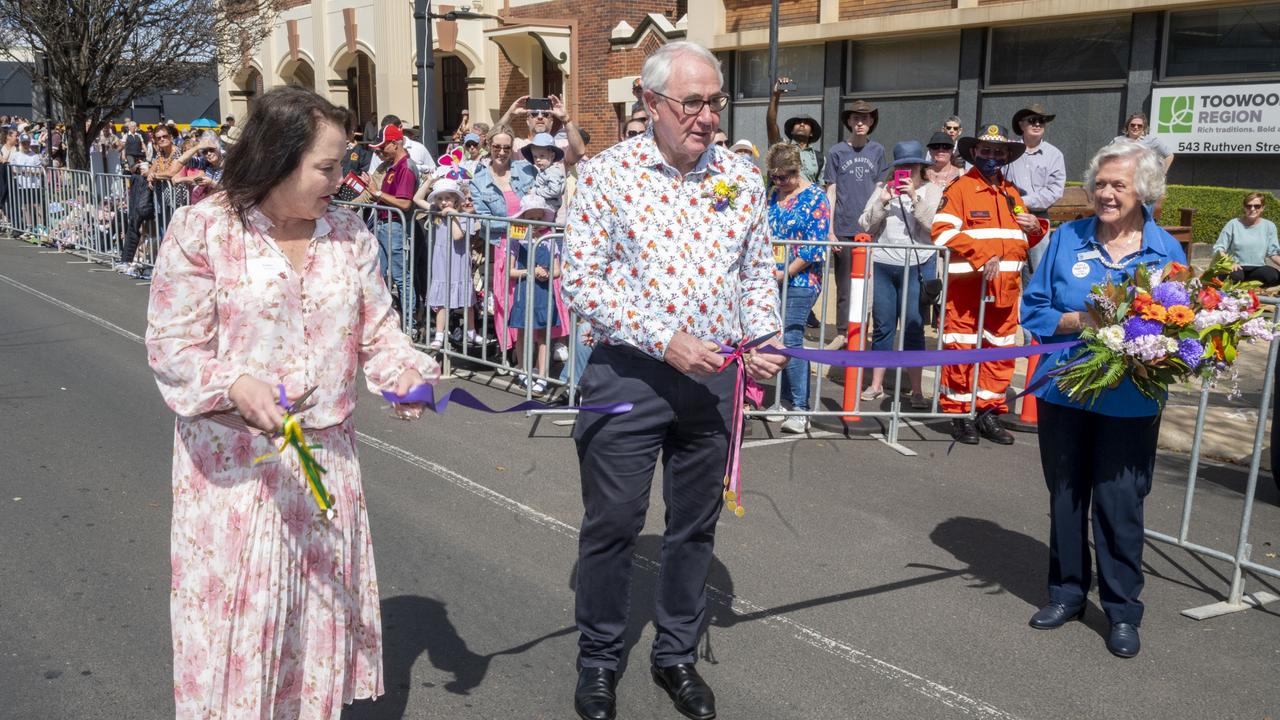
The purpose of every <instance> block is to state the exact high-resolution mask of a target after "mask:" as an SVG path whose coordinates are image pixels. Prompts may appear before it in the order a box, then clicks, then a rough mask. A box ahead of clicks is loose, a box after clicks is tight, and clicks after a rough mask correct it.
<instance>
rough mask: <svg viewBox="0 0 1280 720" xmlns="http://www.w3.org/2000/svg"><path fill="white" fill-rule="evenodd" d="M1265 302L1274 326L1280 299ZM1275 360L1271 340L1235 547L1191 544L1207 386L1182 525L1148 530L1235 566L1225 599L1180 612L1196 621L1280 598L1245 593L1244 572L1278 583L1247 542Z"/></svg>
mask: <svg viewBox="0 0 1280 720" xmlns="http://www.w3.org/2000/svg"><path fill="white" fill-rule="evenodd" d="M1261 300H1262V302H1263V303H1264V304H1266V305H1270V306H1271V320H1272V322H1275V321H1277V320H1280V300H1277V299H1276V298H1270V297H1265V298H1261ZM1277 355H1280V338H1276V339H1274V340H1272V341H1271V345H1270V348H1269V350H1268V352H1267V370H1266V376H1265V379H1264V380H1263V383H1262V397H1261V398H1259V401H1258V422H1257V425H1256V427H1255V428H1254V433H1253V453H1252V455H1251V456H1250V460H1249V479H1248V481H1247V483H1246V484H1245V491H1244V505H1243V507H1242V508H1241V510H1240V529H1239V532H1238V534H1237V536H1236V545H1235V548H1234V549H1233V550H1230V551H1228V550H1219V549H1216V548H1212V547H1208V546H1206V545H1201V544H1199V543H1195V542H1191V541H1190V540H1188V539H1187V538H1188V535H1189V533H1190V529H1191V516H1192V513H1193V509H1194V505H1195V492H1196V476H1197V475H1198V474H1199V473H1198V471H1199V469H1200V446H1201V444H1202V442H1203V440H1204V424H1205V418H1206V415H1207V413H1208V408H1209V388H1210V384H1209V383H1208V382H1206V383H1204V384H1203V385H1202V387H1201V389H1200V405H1199V408H1198V410H1197V412H1196V429H1195V434H1194V435H1193V436H1192V440H1191V458H1190V461H1189V466H1188V469H1187V481H1186V489H1185V491H1184V494H1183V500H1182V521H1181V523H1180V524H1179V526H1178V535H1177V537H1174V536H1173V535H1168V534H1165V533H1162V532H1158V531H1155V530H1152V529H1150V528H1146V529H1145V530H1144V534H1145V535H1146V537H1148V538H1150V539H1151V540H1155V541H1157V542H1162V543H1168V544H1170V545H1175V546H1177V547H1180V548H1182V549H1184V550H1187V551H1189V552H1192V553H1195V554H1197V555H1202V556H1204V557H1209V558H1214V559H1216V560H1222V561H1225V562H1228V563H1230V564H1231V585H1230V588H1229V589H1228V592H1227V599H1226V600H1223V601H1222V602H1216V603H1212V604H1209V605H1205V606H1203V607H1195V608H1190V609H1187V610H1183V611H1182V614H1183V615H1186V616H1187V617H1190V618H1194V619H1196V620H1207V619H1209V618H1212V617H1217V616H1219V615H1226V614H1228V613H1233V612H1239V611H1241V610H1247V609H1249V608H1251V607H1261V606H1262V605H1264V604H1266V603H1271V602H1275V601H1276V600H1280V596H1277V595H1275V594H1274V593H1270V592H1265V591H1262V592H1254V593H1247V594H1246V593H1245V591H1244V582H1245V576H1244V572H1245V571H1246V570H1247V571H1249V572H1255V573H1258V574H1260V575H1267V576H1270V577H1274V578H1280V570H1277V569H1276V568H1273V567H1269V566H1266V565H1263V564H1261V563H1257V562H1254V561H1253V560H1252V555H1253V545H1252V544H1251V543H1250V542H1249V530H1250V526H1251V524H1252V521H1253V505H1254V499H1255V497H1256V495H1257V490H1258V471H1259V468H1260V467H1261V465H1262V452H1263V449H1264V445H1265V444H1266V439H1265V437H1266V429H1267V418H1268V417H1269V416H1270V415H1271V403H1272V399H1273V396H1274V395H1275V378H1276V357H1277ZM1277 471H1280V468H1274V467H1273V468H1271V472H1272V474H1274V473H1276V472H1277Z"/></svg>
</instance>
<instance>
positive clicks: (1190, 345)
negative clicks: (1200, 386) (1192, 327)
mask: <svg viewBox="0 0 1280 720" xmlns="http://www.w3.org/2000/svg"><path fill="white" fill-rule="evenodd" d="M1178 357H1180V358H1182V361H1183V362H1185V363H1186V364H1187V367H1190V368H1191V369H1192V370H1195V369H1196V368H1197V367H1199V366H1200V363H1201V362H1202V361H1203V360H1204V345H1201V344H1200V341H1199V340H1196V339H1194V338H1187V339H1186V340H1183V341H1182V342H1180V343H1178Z"/></svg>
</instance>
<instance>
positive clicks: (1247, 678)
mask: <svg viewBox="0 0 1280 720" xmlns="http://www.w3.org/2000/svg"><path fill="white" fill-rule="evenodd" d="M73 260H75V258H72V257H70V256H67V255H59V254H47V253H43V252H41V251H40V250H38V249H36V248H32V247H30V246H27V245H23V244H20V243H16V242H12V241H3V242H0V438H2V440H0V486H2V487H3V492H2V494H0V689H2V690H0V718H14V719H21V720H30V719H43V718H113V719H114V718H119V719H124V718H164V717H171V716H172V713H173V704H172V699H171V677H172V667H171V659H170V638H169V624H168V591H167V588H168V582H169V563H168V556H167V551H168V529H169V510H170V492H169V467H170V458H171V446H172V442H171V438H172V424H173V421H172V416H171V414H170V412H169V411H168V410H167V408H166V407H165V406H164V405H163V403H162V402H161V400H160V397H159V394H158V393H157V391H156V389H155V386H154V383H153V381H152V379H151V375H150V372H149V370H148V368H147V366H146V362H145V357H144V353H143V348H142V346H141V344H140V336H141V334H142V333H143V331H144V329H145V317H144V315H145V306H146V293H147V290H146V287H145V286H140V285H138V284H137V283H136V282H135V281H132V280H129V279H127V278H123V277H121V276H118V275H114V274H112V273H106V272H93V271H91V269H92V268H94V267H95V266H91V265H84V264H75V263H73V262H69V261H73ZM467 387H469V388H471V389H473V390H474V391H476V392H478V393H479V394H481V395H482V396H484V397H486V398H487V399H488V400H489V401H490V402H492V403H497V404H501V403H503V402H505V401H508V400H510V399H511V396H509V395H506V394H504V393H502V392H501V391H499V390H497V389H491V388H479V389H477V386H476V385H475V384H474V383H467ZM357 425H358V427H359V429H360V430H361V432H362V441H363V442H362V445H361V448H360V450H361V453H362V455H361V464H362V467H363V473H364V481H365V486H366V491H367V494H368V506H369V515H370V519H371V524H372V530H373V536H374V546H375V551H376V555H377V565H378V574H379V580H380V586H381V594H382V603H383V624H384V636H385V667H386V685H387V690H388V694H387V696H385V697H383V698H382V699H380V700H378V701H377V702H362V703H358V704H356V705H355V706H352V707H351V708H349V709H348V710H347V711H346V712H345V713H344V715H343V717H344V718H352V719H355V718H402V717H403V718H449V719H454V718H457V719H466V718H517V719H524V718H568V717H573V713H572V691H573V683H574V678H575V673H574V668H573V659H574V653H575V648H576V645H575V639H576V638H575V633H574V629H573V614H572V607H573V587H572V577H573V571H574V560H575V554H576V527H577V525H578V523H579V521H580V519H581V512H582V510H581V502H580V499H579V490H578V480H577V471H576V464H575V462H574V455H573V447H572V442H571V441H570V440H569V439H568V436H569V428H568V427H566V426H563V425H556V424H553V423H552V422H550V420H548V419H544V420H542V421H540V422H534V421H532V420H530V419H528V418H525V417H523V416H483V415H480V414H476V413H472V412H470V411H467V410H463V409H459V410H450V412H449V413H448V414H446V415H444V416H432V417H428V418H426V419H425V420H423V421H422V422H419V423H416V424H412V425H410V424H403V423H400V422H397V421H395V420H393V419H391V418H389V417H388V416H387V415H386V413H385V412H384V411H383V410H382V409H381V408H380V402H379V401H378V400H377V399H376V398H374V397H373V396H371V395H364V396H363V397H362V400H361V406H360V408H359V410H358V412H357ZM775 427H776V426H775ZM873 429H877V428H876V426H875V425H874V424H872V423H870V422H869V421H868V422H867V423H865V424H864V425H862V426H859V427H858V428H855V429H854V430H853V431H852V432H851V433H850V435H849V437H843V436H830V435H826V436H822V437H815V438H810V439H801V440H789V439H788V440H784V439H782V438H775V436H773V435H771V434H770V432H769V430H768V428H767V427H766V426H765V425H763V424H760V423H756V424H755V425H754V431H753V434H752V436H751V438H750V440H749V443H748V447H747V450H746V454H745V458H746V470H745V486H746V495H745V501H746V504H747V509H748V512H747V515H746V517H745V518H742V519H738V518H733V517H730V516H726V517H725V518H724V519H723V520H722V521H721V526H720V530H719V537H718V544H717V551H718V552H717V556H718V557H717V561H716V562H715V564H714V568H713V571H712V576H711V579H710V585H711V587H712V590H711V596H712V599H713V603H712V607H711V612H710V616H711V617H710V626H709V628H708V631H707V633H706V638H705V640H704V641H703V644H702V646H701V651H700V652H701V655H702V658H703V659H702V660H701V663H700V668H701V669H702V671H703V673H704V675H705V676H706V678H707V679H708V681H709V682H710V683H711V684H712V685H713V687H714V688H715V689H716V691H717V695H718V698H719V707H720V716H721V717H722V718H759V719H762V720H763V719H768V720H774V719H779V718H876V719H885V720H893V719H897V718H912V719H918V718H967V717H974V718H996V719H1010V718H1028V719H1029V718H1117V719H1118V718H1254V719H1258V720H1261V718H1264V717H1266V716H1268V715H1271V716H1275V715H1280V684H1277V680H1276V675H1275V668H1276V667H1278V666H1280V618H1278V617H1277V614H1278V613H1280V607H1278V606H1276V605H1273V606H1269V607H1267V608H1263V609H1255V610H1250V611H1247V612H1242V613H1237V614H1233V615H1229V616H1224V617H1220V618H1216V619H1212V620H1208V621H1203V622H1196V621H1193V620H1190V619H1187V618H1185V617H1183V616H1181V615H1180V614H1179V611H1181V610H1183V609H1186V608H1191V607H1196V606H1201V605H1206V604H1209V603H1212V602H1215V601H1218V600H1220V599H1222V598H1223V597H1224V595H1225V592H1226V589H1227V587H1228V582H1229V577H1227V574H1226V572H1227V567H1226V566H1225V565H1224V564H1222V563H1219V562H1217V561H1207V560H1201V559H1199V558H1197V557H1195V556H1193V555H1191V554H1189V553H1188V552H1186V551H1183V550H1179V549H1176V548H1171V547H1169V546H1164V545H1154V544H1152V545H1148V548H1147V553H1146V561H1147V571H1148V572H1147V586H1146V591H1145V593H1144V596H1143V597H1144V599H1145V601H1146V603H1147V615H1146V620H1145V622H1144V624H1143V627H1142V637H1143V642H1144V649H1143V652H1142V654H1141V655H1140V656H1139V657H1137V658H1136V659H1134V660H1128V661H1123V660H1119V659H1116V658H1113V657H1112V656H1111V655H1110V654H1108V653H1107V652H1106V650H1105V648H1104V646H1103V639H1104V635H1105V633H1106V622H1105V620H1104V618H1103V615H1102V613H1101V612H1100V610H1099V608H1098V605H1097V597H1096V594H1095V595H1094V596H1092V598H1091V606H1090V609H1089V614H1088V615H1087V616H1086V617H1087V619H1086V622H1084V623H1072V624H1070V625H1068V626H1066V627H1064V628H1062V629H1060V630H1057V631H1054V632H1038V631H1034V630H1032V629H1030V628H1028V627H1027V625H1026V621H1027V619H1028V618H1029V617H1030V615H1031V613H1032V612H1033V611H1034V610H1035V608H1036V607H1037V606H1038V605H1039V604H1040V603H1041V602H1042V601H1043V600H1044V583H1045V564H1046V561H1047V556H1048V549H1047V547H1046V545H1045V540H1044V539H1045V537H1046V534H1047V529H1048V518H1047V515H1046V507H1047V493H1046V491H1045V488H1044V485H1043V481H1042V478H1041V476H1040V470H1039V459H1038V454H1037V450H1036V446H1035V438H1034V436H1028V435H1020V436H1018V443H1017V444H1016V445H1014V446H1012V447H1010V448H999V447H995V446H992V445H990V444H984V445H981V446H979V447H976V448H971V447H964V446H961V447H956V448H954V449H953V450H952V451H951V452H949V453H948V446H949V445H950V441H949V438H947V437H946V436H945V435H944V434H943V433H942V432H941V430H940V429H934V428H917V429H912V430H911V431H909V432H907V433H906V434H905V435H904V442H906V443H907V444H908V445H910V446H911V447H913V448H915V449H916V450H918V451H919V452H920V456H919V457H916V458H904V457H902V456H900V455H898V454H897V453H895V452H893V451H892V450H891V449H889V448H887V447H886V446H884V445H882V444H880V443H878V442H877V441H875V440H873V439H871V438H870V437H869V432H870V431H871V430H873ZM773 439H778V440H779V442H771V440H773ZM1158 467H1159V477H1158V478H1157V481H1156V483H1155V489H1154V491H1153V492H1152V495H1151V497H1150V498H1149V499H1148V502H1147V515H1148V524H1149V525H1150V526H1151V527H1155V528H1159V529H1161V530H1164V531H1172V530H1174V529H1176V523H1177V519H1178V517H1179V514H1180V509H1181V502H1182V482H1183V479H1184V478H1185V474H1186V459H1185V458H1184V457H1181V456H1178V455H1169V456H1167V457H1161V459H1160V461H1159V465H1158ZM1244 477H1245V474H1244V472H1243V471H1242V470H1241V469H1239V468H1235V467H1229V466H1216V465H1215V466H1206V467H1205V468H1204V469H1203V471H1202V473H1201V476H1200V484H1199V491H1198V493H1197V507H1196V516H1195V523H1194V526H1193V531H1192V539H1194V540H1196V541H1198V542H1201V543H1203V544H1206V545H1211V546H1214V547H1220V548H1232V547H1234V541H1235V537H1236V533H1237V530H1238V519H1239V513H1240V503H1241V490H1242V488H1243V485H1244ZM1263 481H1264V482H1263V483H1262V484H1261V486H1260V492H1259V497H1260V502H1259V503H1258V505H1257V508H1256V512H1255V515H1254V532H1253V534H1252V541H1253V543H1254V545H1255V559H1258V560H1260V561H1262V562H1267V563H1270V564H1273V565H1274V564H1275V563H1276V560H1275V559H1274V558H1268V557H1266V554H1267V553H1274V551H1275V549H1276V546H1277V545H1280V508H1278V507H1277V502H1278V501H1280V497H1278V496H1277V493H1276V490H1275V488H1274V486H1273V485H1272V483H1271V480H1270V478H1269V477H1266V478H1264V479H1263ZM661 527H662V507H661V495H660V493H659V494H655V497H654V500H653V504H652V506H651V509H650V516H649V522H648V525H647V527H646V530H645V533H644V535H643V537H642V539H641V543H640V549H639V557H638V560H637V563H638V565H637V571H636V575H635V580H636V581H635V585H634V597H635V601H634V616H635V617H634V632H633V633H632V634H631V636H630V637H629V647H630V670H629V671H628V672H626V673H625V674H624V675H623V678H622V680H621V684H620V688H619V693H620V713H619V715H620V717H622V718H654V719H658V718H677V717H678V715H677V714H676V713H675V711H674V710H673V709H672V708H671V706H670V704H669V702H668V701H667V699H666V697H665V695H664V694H663V693H662V692H661V691H660V690H658V689H657V688H656V687H655V686H654V685H653V684H652V682H651V681H650V680H649V678H648V673H647V668H646V664H647V661H648V643H649V640H650V639H651V637H652V633H651V626H650V624H649V621H650V620H651V617H652V614H651V597H652V590H653V585H654V578H655V574H654V570H655V567H656V565H655V563H654V558H656V557H657V556H658V549H659V546H660V536H661ZM1248 582H1249V585H1248V587H1249V589H1254V590H1259V589H1270V590H1271V591H1272V592H1277V593H1280V588H1277V584H1276V583H1274V582H1269V581H1267V580H1265V579H1258V578H1255V577H1250V578H1249V581H1248Z"/></svg>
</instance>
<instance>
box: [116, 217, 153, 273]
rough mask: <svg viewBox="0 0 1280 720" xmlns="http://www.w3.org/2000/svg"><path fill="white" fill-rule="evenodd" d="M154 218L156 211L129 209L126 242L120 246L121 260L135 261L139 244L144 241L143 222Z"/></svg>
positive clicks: (125, 234) (123, 261)
mask: <svg viewBox="0 0 1280 720" xmlns="http://www.w3.org/2000/svg"><path fill="white" fill-rule="evenodd" d="M154 219H155V213H144V212H140V211H135V210H130V211H129V213H128V215H127V216H126V218H125V224H124V244H123V245H122V246H121V247H120V262H122V263H131V262H133V258H134V256H135V255H137V254H138V244H139V243H140V242H141V241H142V224H143V223H145V222H147V221H148V220H154Z"/></svg>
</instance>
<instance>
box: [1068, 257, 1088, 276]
mask: <svg viewBox="0 0 1280 720" xmlns="http://www.w3.org/2000/svg"><path fill="white" fill-rule="evenodd" d="M1071 274H1072V275H1075V276H1076V277H1078V278H1085V277H1088V276H1089V263H1087V262H1085V261H1083V260H1081V261H1079V262H1077V263H1076V264H1075V265H1072V266H1071Z"/></svg>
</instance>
